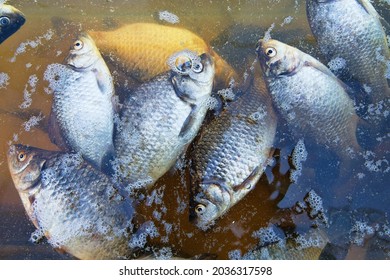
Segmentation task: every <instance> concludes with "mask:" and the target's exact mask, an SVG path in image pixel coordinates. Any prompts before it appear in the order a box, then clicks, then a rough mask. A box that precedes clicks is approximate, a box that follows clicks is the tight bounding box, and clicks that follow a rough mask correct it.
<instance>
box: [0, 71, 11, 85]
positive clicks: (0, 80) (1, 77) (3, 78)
mask: <svg viewBox="0 0 390 280" xmlns="http://www.w3.org/2000/svg"><path fill="white" fill-rule="evenodd" d="M8 85H9V76H8V74H7V73H3V72H1V73H0V89H1V88H6V87H7V86H8Z"/></svg>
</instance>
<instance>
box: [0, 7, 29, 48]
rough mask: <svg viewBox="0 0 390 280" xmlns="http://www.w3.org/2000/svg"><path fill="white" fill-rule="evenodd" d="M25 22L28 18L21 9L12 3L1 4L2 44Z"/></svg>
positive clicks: (0, 28)
mask: <svg viewBox="0 0 390 280" xmlns="http://www.w3.org/2000/svg"><path fill="white" fill-rule="evenodd" d="M25 22H26V18H25V16H24V15H23V13H22V12H21V11H19V10H18V9H16V8H15V7H13V6H11V5H6V4H3V5H1V4H0V44H1V43H2V42H3V41H5V40H6V39H7V38H8V37H10V36H11V35H12V34H14V33H15V32H16V31H17V30H18V29H19V28H20V27H21V26H22V25H23V24H24V23H25Z"/></svg>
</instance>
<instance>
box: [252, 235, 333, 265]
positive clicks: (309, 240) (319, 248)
mask: <svg viewBox="0 0 390 280" xmlns="http://www.w3.org/2000/svg"><path fill="white" fill-rule="evenodd" d="M260 243H261V241H260ZM328 243H329V238H328V235H327V233H326V231H325V230H324V229H321V228H316V229H310V230H309V231H308V232H306V233H302V234H298V235H297V236H294V237H286V238H285V239H279V240H277V241H276V242H274V243H270V244H267V245H265V246H260V247H259V248H258V249H256V250H254V251H252V252H251V255H252V256H253V257H254V258H255V259H260V260H318V259H321V257H322V252H323V250H324V248H325V246H326V245H327V244H328Z"/></svg>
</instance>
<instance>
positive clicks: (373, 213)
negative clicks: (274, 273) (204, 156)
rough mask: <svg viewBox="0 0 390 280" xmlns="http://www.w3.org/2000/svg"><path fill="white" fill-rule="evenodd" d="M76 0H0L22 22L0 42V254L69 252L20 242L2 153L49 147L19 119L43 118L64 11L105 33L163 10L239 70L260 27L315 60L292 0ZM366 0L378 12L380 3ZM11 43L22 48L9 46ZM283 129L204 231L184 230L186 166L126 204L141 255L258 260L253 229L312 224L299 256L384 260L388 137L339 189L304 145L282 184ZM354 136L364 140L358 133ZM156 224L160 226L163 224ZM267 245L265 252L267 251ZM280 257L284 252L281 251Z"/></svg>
mask: <svg viewBox="0 0 390 280" xmlns="http://www.w3.org/2000/svg"><path fill="white" fill-rule="evenodd" d="M80 2H81V1H17V2H16V1H14V2H11V3H10V4H14V5H15V6H16V7H17V8H19V9H20V10H22V11H23V12H24V13H25V15H26V17H27V22H26V24H25V25H24V26H23V27H22V28H21V29H20V30H19V31H18V32H17V33H16V34H14V36H12V37H11V38H9V39H8V40H7V41H5V42H4V43H3V44H2V45H0V73H6V74H7V76H8V77H9V80H8V82H7V84H6V85H5V86H3V87H1V86H0V110H1V115H0V143H1V145H0V258H1V259H70V258H71V257H70V256H67V255H63V254H60V253H57V252H56V251H54V250H53V249H52V248H51V247H50V245H48V244H47V242H45V241H43V243H41V244H33V243H31V242H30V241H29V238H30V235H31V233H32V232H33V231H34V227H33V225H32V224H31V223H30V222H29V220H28V218H27V216H26V214H25V213H24V208H23V206H22V204H21V202H20V199H19V197H18V194H17V192H16V190H15V188H14V186H13V183H12V181H11V178H10V175H9V171H8V167H7V162H6V158H5V151H6V150H7V149H8V144H9V143H10V142H13V143H14V142H17V143H23V144H28V145H31V146H36V147H40V148H44V149H48V150H54V149H57V147H55V146H54V145H53V144H52V143H50V140H49V138H48V136H47V133H46V132H45V130H44V129H40V128H39V126H37V127H33V128H31V129H30V130H29V131H26V129H25V126H24V125H23V124H24V123H25V122H26V121H27V120H29V119H30V117H32V116H38V115H39V114H40V112H42V115H40V116H44V117H45V118H46V119H47V116H48V114H49V111H50V106H51V96H50V95H47V94H46V93H45V91H44V88H45V87H46V86H47V84H46V83H45V82H44V81H43V73H44V71H45V70H46V68H47V65H49V64H51V63H56V62H58V63H60V62H61V61H62V60H63V58H64V56H65V54H66V52H67V50H68V48H69V44H68V43H66V42H63V41H62V40H61V39H60V38H59V37H58V36H57V34H56V33H55V30H54V29H53V26H52V24H51V18H52V17H55V16H57V17H58V16H61V17H65V18H66V19H67V20H70V21H73V22H77V23H80V24H82V26H83V28H84V29H86V30H88V29H92V28H93V29H96V30H106V29H112V28H115V27H116V26H120V25H121V24H125V23H134V22H160V21H159V20H158V16H157V14H158V12H159V11H164V10H167V11H169V12H171V13H173V14H175V15H177V16H178V17H179V19H180V22H179V23H177V24H176V26H180V27H184V28H187V29H189V30H191V31H193V32H194V33H196V34H198V35H199V36H200V37H202V38H203V39H204V40H205V41H206V42H208V43H209V44H210V45H211V46H212V47H213V48H214V50H216V51H217V52H218V53H219V54H220V55H221V56H222V57H223V58H224V59H225V60H227V61H228V62H229V63H230V64H231V65H232V66H233V67H234V68H235V69H236V70H237V72H239V73H240V74H242V73H243V72H244V71H245V70H246V69H247V68H248V67H249V66H250V65H251V64H252V62H253V60H254V58H255V55H254V48H255V44H256V42H257V40H258V39H259V38H260V37H262V36H264V33H265V32H266V31H267V30H269V29H270V28H271V27H272V26H273V28H271V29H272V31H271V35H272V37H273V38H275V39H278V40H280V41H283V42H285V43H287V44H290V45H293V46H295V47H298V48H300V49H301V50H303V51H305V52H308V53H310V54H311V55H313V56H314V57H319V58H320V56H319V53H318V48H317V46H316V45H315V41H314V39H313V37H312V35H311V32H310V29H309V26H308V24H307V20H306V13H305V2H304V1H300V0H291V1H290V0H288V1H278V0H269V1H268V0H261V1H256V0H241V1H238V0H236V1H207V3H206V1H200V0H199V1H192V2H191V3H190V2H189V1H181V0H180V1H153V0H150V1H142V0H140V1H125V0H122V1H115V0H113V1H97V0H96V1H89V2H88V4H84V3H80ZM374 4H375V6H376V7H377V8H378V11H379V13H380V14H381V15H382V16H383V17H384V18H385V19H389V13H390V12H389V5H388V4H386V1H375V3H374ZM290 20H291V21H290ZM165 24H166V23H165ZM21 43H24V44H25V45H26V48H25V49H24V50H22V49H20V48H19V51H17V50H18V47H19V46H20V45H21ZM144 47H147V46H144ZM35 80H36V82H35ZM29 95H30V97H31V99H32V103H31V105H30V106H29V107H28V108H27V109H24V110H21V109H20V108H19V105H21V104H23V102H25V101H26V100H27V101H28V99H29V97H28V96H29ZM26 96H27V97H26ZM45 118H43V120H42V121H41V124H44V123H45ZM284 133H285V132H283V131H282V130H280V131H279V133H278V137H277V141H276V143H275V146H276V147H275V148H276V154H275V164H274V166H273V167H269V168H268V169H267V172H265V174H264V175H263V176H262V178H261V179H260V181H259V183H258V184H257V186H256V188H255V190H254V191H252V192H251V193H249V194H248V195H247V196H246V197H245V198H244V199H243V200H242V201H240V202H239V203H238V204H237V205H236V206H234V208H232V211H229V212H228V213H227V214H226V215H224V216H223V217H222V218H221V219H219V220H218V222H217V223H216V225H215V226H214V227H213V228H212V229H210V230H208V231H207V232H204V231H200V230H198V229H196V228H195V227H194V226H193V225H192V224H191V223H190V222H189V221H188V201H189V188H190V180H189V175H188V170H184V171H181V172H179V171H176V172H170V173H169V174H166V175H165V176H164V177H163V178H161V179H160V180H159V181H158V182H157V184H156V186H155V187H154V188H153V190H151V193H150V194H149V195H150V196H151V195H157V196H158V197H161V199H162V200H161V201H160V200H155V201H154V202H153V203H152V204H151V205H148V206H147V205H143V204H142V205H141V206H140V207H139V209H137V210H138V212H139V214H141V215H142V216H143V217H146V218H145V219H151V220H153V222H154V223H155V224H156V226H157V228H158V229H159V232H160V237H158V238H154V239H151V240H149V242H148V244H147V246H148V249H149V251H150V250H152V249H151V248H153V250H154V251H156V252H163V251H164V250H163V249H164V248H169V250H170V251H171V252H173V254H174V255H176V256H180V257H186V258H194V257H196V256H202V257H203V258H217V259H228V258H238V257H241V256H244V255H245V254H246V255H245V257H247V258H255V257H259V255H256V253H258V252H259V250H258V249H259V245H260V244H263V245H264V244H265V245H267V244H266V242H263V241H264V240H262V239H264V238H265V236H264V235H262V236H261V237H258V235H256V234H254V232H258V231H259V230H260V229H264V228H272V229H274V230H275V232H277V234H278V236H279V237H281V238H285V237H286V236H289V237H291V238H292V239H293V238H295V237H296V236H297V235H298V234H305V233H307V232H308V231H309V229H312V228H319V229H320V231H321V232H323V233H324V235H325V236H326V237H327V239H328V241H329V242H328V243H326V242H325V243H324V244H322V245H321V246H317V247H316V246H314V247H316V248H317V249H316V250H314V252H313V251H309V250H305V249H302V250H303V257H304V258H313V259H318V258H325V259H334V258H336V259H344V258H352V259H359V258H362V259H389V258H390V225H389V213H390V188H389V182H390V180H389V179H390V176H389V173H390V171H389V169H390V166H389V162H388V160H390V158H389V147H390V135H389V134H388V133H389V132H388V131H387V134H386V133H383V141H381V142H380V144H379V145H376V146H375V147H372V146H370V145H369V144H367V149H366V153H365V157H363V158H362V159H361V162H360V163H359V164H357V167H356V168H355V170H354V171H353V172H351V173H350V174H347V175H345V178H342V179H343V180H342V184H340V183H339V182H340V181H338V180H337V178H338V176H339V174H338V172H339V170H338V165H337V162H338V159H337V158H336V157H335V156H334V155H332V153H329V151H328V150H327V149H325V148H323V147H317V146H310V145H307V146H306V149H307V152H308V157H307V159H306V161H304V162H303V163H302V164H303V167H302V175H301V176H300V177H299V180H298V181H297V182H296V183H294V182H292V181H291V180H290V173H291V171H292V169H291V167H292V166H293V165H292V161H291V157H290V155H291V153H292V150H293V148H294V146H295V144H296V143H293V142H291V141H289V140H288V135H286V134H284ZM362 138H363V141H365V142H370V141H369V140H370V139H367V137H366V136H362ZM368 138H369V137H368ZM188 156H189V157H190V156H191V150H189V153H188ZM310 191H312V192H310ZM313 196H314V197H317V196H318V197H319V198H320V200H318V201H319V202H318V201H317V200H315V199H314V200H315V202H313V201H311V200H310V199H311V198H313ZM297 202H298V206H297ZM316 207H319V208H318V209H315V208H316ZM316 210H318V211H316ZM156 213H158V214H159V215H157V216H158V217H159V218H158V219H157V218H156ZM167 227H169V228H171V230H166V229H167ZM325 245H326V247H325ZM293 247H294V246H293ZM296 247H298V246H296ZM324 247H325V248H324ZM253 250H254V251H253ZM272 250H274V249H272V247H270V249H269V252H270V254H272V252H273V251H272ZM320 254H321V256H320ZM290 257H294V253H291V256H290ZM303 257H302V256H300V257H298V258H303ZM282 258H289V256H288V255H287V253H286V254H285V255H284V257H282Z"/></svg>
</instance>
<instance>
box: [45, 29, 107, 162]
mask: <svg viewBox="0 0 390 280" xmlns="http://www.w3.org/2000/svg"><path fill="white" fill-rule="evenodd" d="M64 64H65V65H62V64H52V65H49V67H48V69H47V70H46V72H45V79H46V80H48V81H49V86H50V88H51V89H52V90H53V92H54V98H53V104H52V111H51V116H50V124H49V135H50V137H51V140H52V142H53V143H55V144H57V145H58V146H60V147H61V148H63V149H64V150H67V151H73V152H80V153H81V154H82V155H83V156H84V157H85V158H86V159H87V160H88V161H90V162H91V163H93V164H94V165H95V166H97V167H98V168H101V167H102V164H103V162H104V160H105V158H106V157H107V158H109V156H110V155H111V154H112V153H113V150H114V148H113V147H114V146H113V130H114V105H113V100H114V99H113V97H114V85H113V81H112V77H111V74H110V71H109V70H108V68H107V65H106V64H105V62H104V60H103V58H102V56H101V55H100V53H99V50H98V49H97V48H96V46H95V43H94V42H93V40H92V39H91V38H90V37H89V36H88V35H81V36H79V38H78V39H77V40H76V41H75V42H74V44H73V46H72V47H71V49H70V51H69V55H68V56H67V57H66V59H65V62H64Z"/></svg>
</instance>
